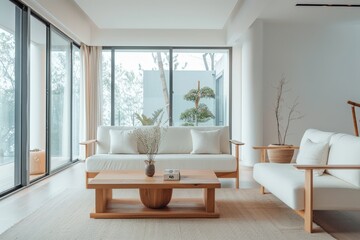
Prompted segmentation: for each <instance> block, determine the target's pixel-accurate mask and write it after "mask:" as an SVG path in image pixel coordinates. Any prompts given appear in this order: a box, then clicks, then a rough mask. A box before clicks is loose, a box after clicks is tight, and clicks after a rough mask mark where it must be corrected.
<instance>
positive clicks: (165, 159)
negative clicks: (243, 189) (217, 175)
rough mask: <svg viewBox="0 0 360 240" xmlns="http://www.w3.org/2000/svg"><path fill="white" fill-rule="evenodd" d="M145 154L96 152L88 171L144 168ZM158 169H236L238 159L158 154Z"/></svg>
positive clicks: (87, 165) (219, 155)
mask: <svg viewBox="0 0 360 240" xmlns="http://www.w3.org/2000/svg"><path fill="white" fill-rule="evenodd" d="M144 160H146V155H145V154H138V155H132V154H96V155H93V156H91V157H89V158H87V160H86V163H85V164H86V171H87V172H100V171H101V170H120V169H141V170H142V169H144V166H145V163H144ZM155 161H156V163H155V167H156V171H163V170H164V169H166V168H178V169H196V170H205V169H210V170H213V171H215V172H233V171H236V159H235V157H234V156H232V155H230V154H209V155H200V154H199V155H191V154H158V155H157V156H156V158H155Z"/></svg>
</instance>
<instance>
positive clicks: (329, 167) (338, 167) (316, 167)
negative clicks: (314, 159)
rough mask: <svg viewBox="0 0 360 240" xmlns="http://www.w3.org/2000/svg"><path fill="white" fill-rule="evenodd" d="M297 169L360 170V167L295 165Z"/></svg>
mask: <svg viewBox="0 0 360 240" xmlns="http://www.w3.org/2000/svg"><path fill="white" fill-rule="evenodd" d="M294 167H295V168H297V169H301V170H314V169H360V165H294Z"/></svg>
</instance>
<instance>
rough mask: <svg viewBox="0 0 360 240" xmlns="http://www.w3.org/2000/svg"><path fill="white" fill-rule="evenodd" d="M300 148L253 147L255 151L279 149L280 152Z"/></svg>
mask: <svg viewBox="0 0 360 240" xmlns="http://www.w3.org/2000/svg"><path fill="white" fill-rule="evenodd" d="M299 148H300V147H298V146H284V147H269V146H253V149H255V150H268V149H278V150H296V149H299Z"/></svg>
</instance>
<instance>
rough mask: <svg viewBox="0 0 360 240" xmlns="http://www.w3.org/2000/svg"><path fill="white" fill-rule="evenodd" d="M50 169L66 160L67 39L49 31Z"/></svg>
mask: <svg viewBox="0 0 360 240" xmlns="http://www.w3.org/2000/svg"><path fill="white" fill-rule="evenodd" d="M50 47H51V49H50V50H51V53H50V81H51V106H50V110H51V113H50V116H51V119H50V133H51V136H50V154H51V165H50V166H51V170H54V169H56V168H59V167H61V166H63V165H65V164H67V163H69V162H70V106H71V105H70V104H71V103H70V97H71V86H70V76H71V72H70V57H71V50H70V42H69V41H68V40H67V39H65V38H63V37H62V36H60V35H59V34H58V33H57V32H56V31H54V30H52V31H51V46H50Z"/></svg>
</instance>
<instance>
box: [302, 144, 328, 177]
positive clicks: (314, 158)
mask: <svg viewBox="0 0 360 240" xmlns="http://www.w3.org/2000/svg"><path fill="white" fill-rule="evenodd" d="M328 154H329V144H328V142H320V143H316V142H313V141H311V140H310V139H308V140H306V142H304V144H303V145H301V147H300V151H299V154H298V156H297V159H296V163H297V164H301V165H326V163H327V159H328ZM324 171H325V170H324V169H318V170H314V175H317V176H320V175H322V174H323V173H324Z"/></svg>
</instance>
